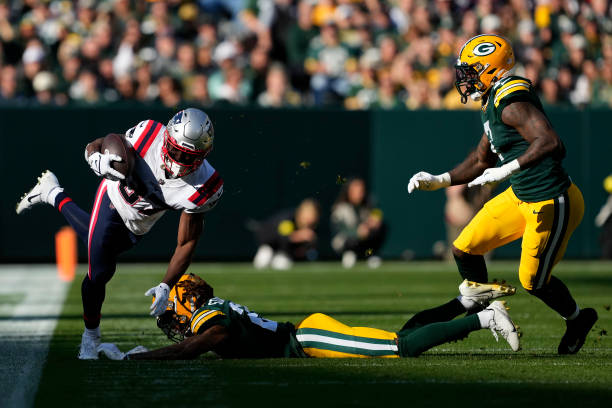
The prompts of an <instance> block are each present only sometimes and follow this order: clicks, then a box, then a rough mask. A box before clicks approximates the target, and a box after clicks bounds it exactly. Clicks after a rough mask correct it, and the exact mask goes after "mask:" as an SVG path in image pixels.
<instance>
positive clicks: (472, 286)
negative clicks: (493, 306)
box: [459, 279, 516, 307]
mask: <svg viewBox="0 0 612 408" xmlns="http://www.w3.org/2000/svg"><path fill="white" fill-rule="evenodd" d="M459 293H461V296H463V297H464V298H466V299H469V300H472V301H474V302H476V303H478V304H480V305H482V306H485V307H486V306H488V305H489V301H491V300H493V299H497V298H500V297H502V296H512V295H514V294H515V293H516V288H515V287H514V286H511V285H508V284H505V283H503V282H502V283H497V282H491V283H478V282H472V281H469V280H467V279H465V280H464V281H463V282H461V285H459Z"/></svg>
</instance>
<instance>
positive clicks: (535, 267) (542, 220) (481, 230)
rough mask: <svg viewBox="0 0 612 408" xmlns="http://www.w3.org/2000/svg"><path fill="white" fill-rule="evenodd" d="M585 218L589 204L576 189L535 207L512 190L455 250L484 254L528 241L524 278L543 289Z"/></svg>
mask: <svg viewBox="0 0 612 408" xmlns="http://www.w3.org/2000/svg"><path fill="white" fill-rule="evenodd" d="M583 215H584V199H583V198H582V193H581V192H580V190H579V189H578V187H577V186H576V185H575V184H572V185H571V186H570V187H569V188H568V189H567V191H565V193H563V194H562V195H560V196H558V197H555V198H554V199H551V200H546V201H539V202H534V203H527V202H524V201H521V200H519V199H518V198H517V197H516V195H514V192H513V191H512V187H510V188H508V189H507V190H506V191H504V192H503V193H501V194H499V195H498V196H496V197H494V198H492V199H491V200H489V201H488V202H487V203H486V204H485V205H484V207H483V208H482V209H481V210H480V211H479V212H478V213H477V214H476V215H475V216H474V218H473V219H472V221H470V223H469V224H468V225H467V226H466V227H465V228H464V229H463V231H462V232H461V234H460V235H459V237H458V238H457V239H456V240H455V242H454V243H453V245H454V246H455V247H456V248H457V249H459V250H460V251H463V252H466V253H468V254H473V255H483V254H484V253H486V252H488V251H490V250H492V249H495V248H497V247H500V246H502V245H505V244H507V243H509V242H512V241H514V240H517V239H519V238H521V237H523V243H522V246H521V248H522V252H521V263H520V267H519V279H520V281H521V284H522V285H523V287H524V288H525V289H527V290H532V289H539V288H541V287H542V286H544V285H545V284H547V283H548V281H549V280H550V272H551V270H552V268H553V266H554V265H556V264H557V262H559V261H560V260H561V259H562V258H563V255H564V254H565V250H566V248H567V243H568V241H569V239H570V237H571V236H572V233H573V232H574V230H575V229H576V227H577V226H578V225H579V224H580V221H581V220H582V216H583Z"/></svg>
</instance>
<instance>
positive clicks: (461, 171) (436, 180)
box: [408, 134, 497, 193]
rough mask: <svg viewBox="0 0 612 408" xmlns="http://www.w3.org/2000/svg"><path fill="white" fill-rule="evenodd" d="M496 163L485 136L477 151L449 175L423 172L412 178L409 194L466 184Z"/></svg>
mask: <svg viewBox="0 0 612 408" xmlns="http://www.w3.org/2000/svg"><path fill="white" fill-rule="evenodd" d="M496 162H497V157H496V156H495V154H493V152H492V151H491V148H490V144H489V140H488V139H487V136H486V135H485V134H483V135H482V137H481V139H480V142H479V143H478V146H477V148H476V150H473V151H472V152H471V153H470V154H468V156H467V157H466V158H465V160H463V162H462V163H460V164H459V165H458V166H456V167H455V168H454V169H452V170H451V171H449V172H448V173H443V174H439V175H432V174H429V173H427V172H424V171H421V172H418V173H416V174H415V175H414V176H412V178H411V179H410V181H409V182H408V193H412V192H413V191H414V190H427V191H432V190H437V189H439V188H444V187H448V186H450V185H458V184H465V183H467V182H469V181H471V180H473V179H474V178H475V177H477V176H478V175H479V174H481V173H482V172H483V170H484V169H486V168H487V167H490V166H494V165H495V163H496Z"/></svg>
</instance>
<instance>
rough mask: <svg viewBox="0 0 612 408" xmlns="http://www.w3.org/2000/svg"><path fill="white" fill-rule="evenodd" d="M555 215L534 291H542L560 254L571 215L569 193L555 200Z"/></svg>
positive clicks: (541, 258)
mask: <svg viewBox="0 0 612 408" xmlns="http://www.w3.org/2000/svg"><path fill="white" fill-rule="evenodd" d="M554 207H555V214H554V220H553V225H552V228H551V231H550V236H551V238H550V239H549V241H548V243H547V244H546V248H544V251H543V252H542V256H541V257H540V262H539V265H538V271H537V273H536V278H535V282H536V285H535V287H534V288H533V289H540V288H541V287H542V286H544V284H545V283H546V280H547V277H548V276H549V274H550V271H551V269H552V267H553V265H554V263H555V258H556V257H557V254H558V253H559V248H561V244H562V243H563V239H564V238H565V233H566V231H567V224H568V221H569V214H570V200H569V195H568V194H567V192H565V193H563V194H562V195H560V196H559V197H557V198H555V200H554Z"/></svg>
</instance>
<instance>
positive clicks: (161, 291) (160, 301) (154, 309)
mask: <svg viewBox="0 0 612 408" xmlns="http://www.w3.org/2000/svg"><path fill="white" fill-rule="evenodd" d="M169 294H170V286H168V285H166V284H165V283H164V282H162V283H160V284H159V285H157V286H155V287H152V288H151V289H149V290H147V291H146V292H145V296H155V301H154V302H153V304H152V305H151V316H159V315H160V314H162V313H164V312H165V311H166V308H167V307H168V295H169Z"/></svg>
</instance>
